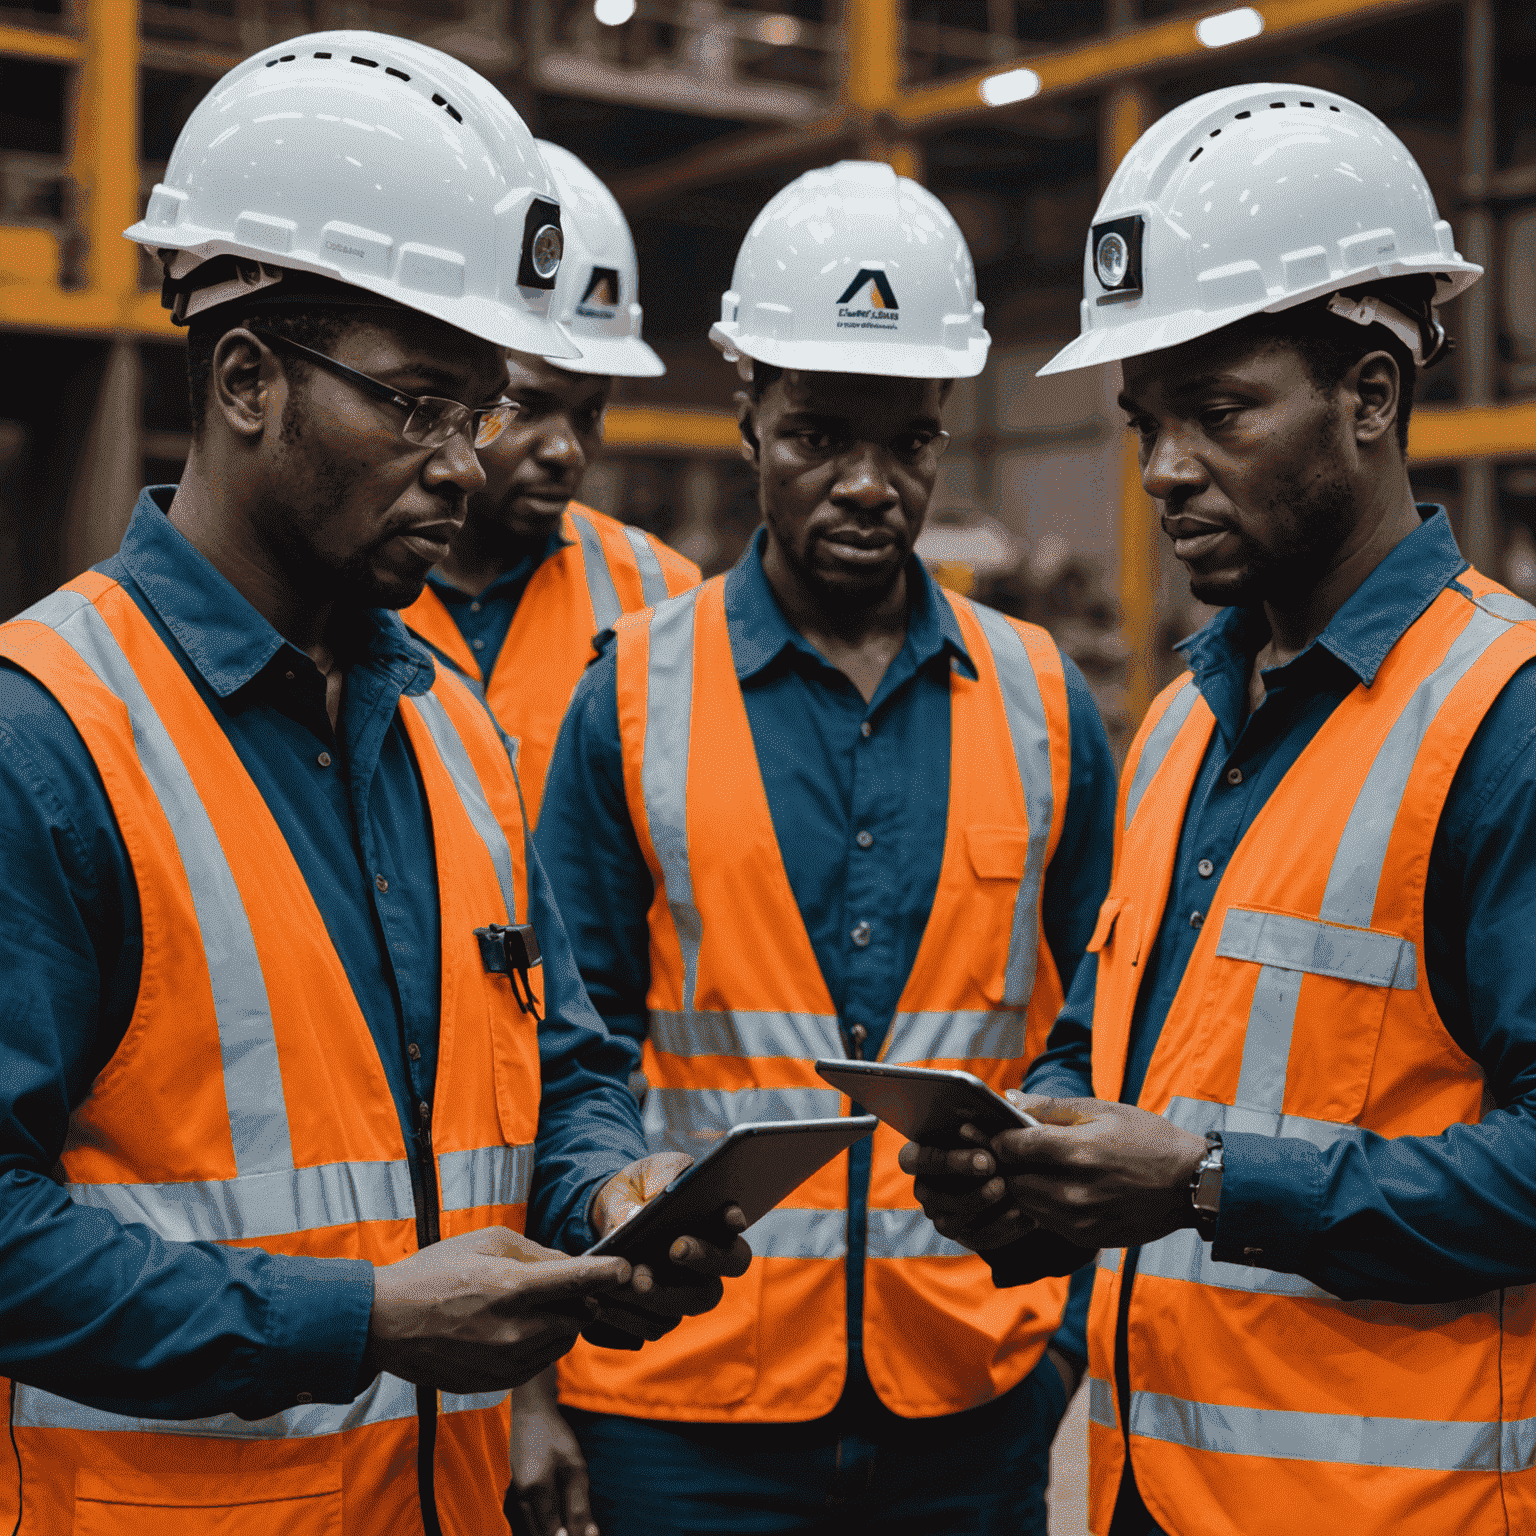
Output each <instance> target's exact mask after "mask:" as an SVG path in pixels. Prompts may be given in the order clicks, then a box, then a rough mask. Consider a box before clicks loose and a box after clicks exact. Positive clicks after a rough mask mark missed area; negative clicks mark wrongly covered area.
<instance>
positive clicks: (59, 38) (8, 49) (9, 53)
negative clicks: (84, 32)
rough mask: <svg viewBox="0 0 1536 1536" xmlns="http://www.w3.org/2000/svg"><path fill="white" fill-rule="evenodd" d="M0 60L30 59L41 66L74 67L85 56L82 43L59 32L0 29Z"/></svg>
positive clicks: (14, 28) (20, 28)
mask: <svg viewBox="0 0 1536 1536" xmlns="http://www.w3.org/2000/svg"><path fill="white" fill-rule="evenodd" d="M0 57H4V58H8V59H33V60H36V61H37V62H39V63H44V64H78V63H79V62H80V61H81V60H82V59H83V58H84V57H85V43H84V41H83V40H82V39H81V38H78V37H71V36H69V35H68V34H67V33H63V32H40V31H39V30H38V29H37V28H36V27H12V26H0Z"/></svg>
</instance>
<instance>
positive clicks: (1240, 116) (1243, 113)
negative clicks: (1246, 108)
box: [1237, 112, 1253, 119]
mask: <svg viewBox="0 0 1536 1536" xmlns="http://www.w3.org/2000/svg"><path fill="white" fill-rule="evenodd" d="M1237 115H1238V117H1239V118H1240V119H1241V118H1244V117H1252V116H1253V113H1252V112H1239V113H1238V114H1237Z"/></svg>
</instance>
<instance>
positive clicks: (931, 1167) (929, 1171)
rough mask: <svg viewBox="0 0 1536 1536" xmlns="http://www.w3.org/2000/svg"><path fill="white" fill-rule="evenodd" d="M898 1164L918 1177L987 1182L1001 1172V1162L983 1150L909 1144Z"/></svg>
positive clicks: (902, 1150)
mask: <svg viewBox="0 0 1536 1536" xmlns="http://www.w3.org/2000/svg"><path fill="white" fill-rule="evenodd" d="M896 1161H897V1163H898V1164H899V1165H900V1167H901V1171H902V1172H903V1173H909V1174H911V1175H912V1176H913V1177H915V1178H940V1177H947V1178H970V1179H986V1178H990V1177H991V1176H992V1175H993V1174H994V1173H996V1172H997V1159H996V1158H995V1157H994V1156H993V1154H992V1153H991V1152H990V1151H988V1150H986V1149H985V1148H982V1147H925V1146H922V1145H921V1144H919V1143H918V1142H915V1141H909V1142H908V1143H907V1144H906V1145H905V1146H904V1147H903V1148H902V1149H901V1151H900V1152H898V1153H897V1154H896Z"/></svg>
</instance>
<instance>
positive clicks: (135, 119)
mask: <svg viewBox="0 0 1536 1536" xmlns="http://www.w3.org/2000/svg"><path fill="white" fill-rule="evenodd" d="M76 99H77V101H78V102H79V118H78V120H77V122H76V124H75V133H74V142H73V152H72V155H71V164H70V171H71V173H72V174H73V176H74V178H75V182H76V184H77V185H78V186H79V188H80V192H81V196H82V199H83V206H82V208H81V216H82V221H83V223H84V226H85V235H86V239H87V240H88V242H89V253H88V255H87V258H86V277H87V287H88V288H90V289H91V290H92V291H93V292H94V293H96V294H98V295H102V296H110V298H111V299H112V301H113V304H112V309H113V312H114V315H115V319H116V323H117V324H119V325H124V324H126V323H127V321H128V319H129V312H130V310H131V308H132V306H133V303H134V300H135V299H137V297H138V288H139V252H138V247H137V246H135V245H132V244H130V243H129V242H128V241H127V240H124V239H123V231H124V230H125V229H126V228H127V227H128V226H129V225H130V224H132V223H133V222H134V221H135V220H136V219H137V218H138V216H139V6H138V0H86V5H85V58H84V60H83V62H82V65H81V70H80V86H79V91H78V93H77V97H76Z"/></svg>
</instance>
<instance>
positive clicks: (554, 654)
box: [400, 501, 699, 826]
mask: <svg viewBox="0 0 1536 1536" xmlns="http://www.w3.org/2000/svg"><path fill="white" fill-rule="evenodd" d="M560 532H561V534H562V536H563V537H564V538H565V540H566V544H565V547H564V548H563V549H561V550H559V551H557V552H556V553H555V554H553V555H551V556H550V557H549V559H547V560H546V561H544V562H543V564H542V565H540V566H539V568H538V569H537V570H536V571H535V572H534V573H533V576H532V578H531V579H530V581H529V583H528V586H527V587H526V589H525V590H524V592H523V596H522V601H521V602H519V603H518V605H517V612H516V613H515V614H514V615H513V616H512V626H511V628H510V629H508V631H507V638H506V640H505V641H504V642H503V644H502V647H501V652H500V654H499V655H498V656H497V657H496V664H495V666H494V667H492V669H491V675H490V677H489V678H486V676H485V675H484V672H483V671H482V669H481V667H480V663H479V662H478V661H476V660H475V653H474V652H473V651H472V650H471V649H470V647H469V642H468V641H467V640H465V638H464V636H463V635H462V634H461V633H460V632H459V626H458V625H457V624H455V623H454V621H453V614H452V613H451V612H450V611H449V608H448V605H447V604H446V603H445V602H444V601H443V600H442V598H440V597H439V596H438V595H437V593H436V592H434V591H433V590H432V588H431V587H430V586H429V587H427V588H426V589H425V590H424V591H423V592H422V594H421V596H420V597H418V598H417V599H416V601H415V602H414V603H412V604H411V606H410V607H409V608H406V609H404V610H403V611H402V612H401V615H400V617H401V618H403V619H404V620H405V622H406V623H407V624H408V625H410V627H411V628H412V629H413V630H414V631H415V632H416V633H417V634H418V635H420V636H421V638H422V639H423V640H425V641H427V642H428V643H429V644H431V645H434V646H436V647H437V649H438V650H439V651H441V652H442V653H443V655H445V656H446V657H448V658H449V660H450V661H452V662H453V664H454V665H455V666H456V667H458V668H459V669H460V670H461V671H462V672H463V673H464V674H465V676H467V677H472V678H474V679H475V681H476V682H478V683H480V684H481V685H482V686H483V687H484V689H485V698H486V703H487V704H489V705H490V709H491V713H492V714H493V715H495V717H496V719H497V721H498V722H499V724H500V725H501V728H502V730H504V731H505V732H506V733H507V735H508V736H510V737H512V739H513V740H514V741H515V742H516V743H517V758H516V761H517V777H518V781H519V782H520V783H521V784H522V786H523V796H524V799H525V801H526V803H527V806H528V824H529V826H537V825H538V821H539V806H540V805H541V804H542V803H543V801H544V779H545V777H546V775H547V774H548V773H549V760H550V758H551V757H552V756H553V755H554V751H555V738H556V736H558V735H559V733H560V722H561V720H563V719H564V718H565V710H566V706H567V705H568V704H569V703H570V702H571V695H572V694H573V693H574V692H575V691H576V684H577V683H579V682H580V681H581V674H582V673H583V672H584V671H585V670H586V668H587V663H588V662H589V661H591V660H592V658H593V656H594V655H595V654H596V653H595V652H594V651H593V649H592V641H593V638H594V637H595V636H597V635H599V634H601V633H602V631H603V630H605V629H612V628H613V626H614V625H615V624H617V623H618V621H619V617H620V615H621V614H626V613H634V612H635V611H636V610H637V609H640V608H651V607H654V606H655V605H656V604H657V603H659V602H661V601H662V600H663V599H664V598H666V597H669V596H672V597H675V596H676V595H677V594H678V593H679V592H686V591H687V590H688V588H689V587H696V586H697V585H698V584H699V568H698V566H696V565H695V564H694V563H693V561H691V560H685V559H684V558H683V557H682V556H681V555H679V554H677V553H676V552H675V551H673V550H670V549H668V548H667V546H666V545H665V544H663V543H662V542H661V540H660V539H654V538H652V537H651V536H650V534H648V533H642V532H641V531H640V530H639V529H638V528H631V527H630V526H629V525H628V524H627V523H621V522H619V520H618V519H617V518H613V517H605V516H604V515H603V514H602V513H601V512H594V511H593V510H592V508H591V507H584V506H582V505H580V503H578V502H574V501H573V502H572V503H571V504H570V506H569V507H568V508H567V509H566V513H565V516H564V518H562V519H561V523H560Z"/></svg>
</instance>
